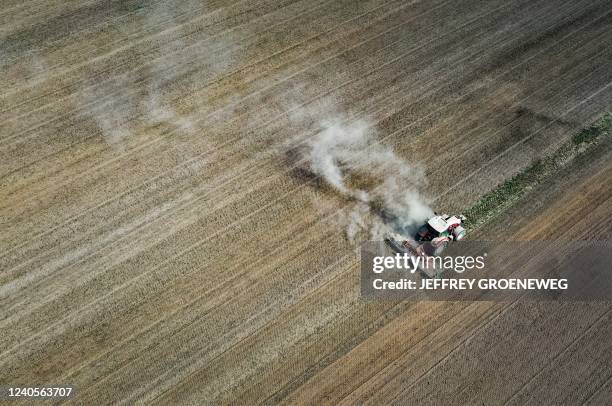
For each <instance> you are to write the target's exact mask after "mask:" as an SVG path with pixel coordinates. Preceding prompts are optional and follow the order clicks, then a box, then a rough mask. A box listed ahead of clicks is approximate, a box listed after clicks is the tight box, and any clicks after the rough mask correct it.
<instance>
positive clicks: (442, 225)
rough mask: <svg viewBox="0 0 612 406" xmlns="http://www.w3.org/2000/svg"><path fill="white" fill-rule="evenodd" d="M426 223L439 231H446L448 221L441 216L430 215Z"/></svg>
mask: <svg viewBox="0 0 612 406" xmlns="http://www.w3.org/2000/svg"><path fill="white" fill-rule="evenodd" d="M427 223H428V224H429V225H430V226H431V227H432V228H433V229H434V230H436V231H437V232H439V233H442V232H444V231H446V229H447V228H448V223H447V222H446V221H445V220H444V219H443V218H442V217H441V216H435V217H432V218H430V219H429V221H428V222H427Z"/></svg>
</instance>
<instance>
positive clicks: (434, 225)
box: [415, 214, 465, 241]
mask: <svg viewBox="0 0 612 406" xmlns="http://www.w3.org/2000/svg"><path fill="white" fill-rule="evenodd" d="M464 219H465V217H464V216H461V215H459V216H449V215H447V214H443V215H435V216H433V217H432V218H430V219H429V220H427V222H426V223H425V224H424V225H423V226H421V228H419V230H418V231H417V235H416V236H415V238H416V240H417V241H433V240H435V239H440V238H443V239H448V240H456V241H459V240H461V239H462V238H463V237H464V236H465V229H464V228H463V227H462V226H461V223H462V222H463V220H464Z"/></svg>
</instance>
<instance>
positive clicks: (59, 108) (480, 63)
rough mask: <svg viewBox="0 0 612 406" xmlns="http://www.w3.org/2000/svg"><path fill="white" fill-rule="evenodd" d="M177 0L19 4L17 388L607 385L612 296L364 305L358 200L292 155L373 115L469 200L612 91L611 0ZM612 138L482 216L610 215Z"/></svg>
mask: <svg viewBox="0 0 612 406" xmlns="http://www.w3.org/2000/svg"><path fill="white" fill-rule="evenodd" d="M176 3H177V4H175V2H170V1H168V0H150V1H144V0H128V1H119V0H108V1H100V0H89V1H84V0H81V1H74V0H62V1H58V0H47V1H41V0H21V1H15V0H6V1H4V2H3V7H2V10H0V72H1V74H0V89H1V90H0V111H1V113H0V114H1V115H0V122H1V123H2V124H1V127H0V129H1V130H0V308H1V309H2V310H1V312H0V329H1V330H0V331H1V334H0V385H4V384H21V385H42V384H65V385H73V386H75V387H77V388H78V389H77V396H76V397H75V398H72V399H70V401H69V402H76V403H80V404H111V403H119V402H123V403H127V404H132V403H146V404H149V403H158V404H173V403H176V402H178V403H187V404H203V403H205V404H255V403H287V404H289V403H297V404H321V403H323V404H325V403H329V404H337V403H342V404H354V403H371V404H381V403H398V404H416V403H425V404H461V403H469V404H504V403H508V404H517V405H519V404H525V403H532V404H563V403H570V404H574V403H583V402H586V403H591V404H606V403H609V402H610V398H612V314H611V312H610V310H611V306H610V304H609V303H566V304H559V303H539V304H534V303H531V304H529V303H519V302H515V303H489V302H479V303H454V302H429V303H425V302H423V303H409V302H402V303H390V302H365V301H363V300H361V299H360V297H359V293H358V292H359V290H358V284H359V281H358V265H359V263H358V254H357V253H356V246H355V244H354V243H352V242H351V241H349V238H347V227H348V226H350V225H351V224H352V223H350V219H351V216H352V215H353V214H354V213H355V202H354V200H353V199H350V198H347V197H346V196H342V195H341V194H339V193H337V191H335V190H334V189H333V188H332V187H330V186H329V185H326V184H324V183H322V182H321V180H320V179H319V178H317V177H314V176H312V175H311V174H309V173H305V171H304V170H303V165H302V162H301V161H300V160H299V159H297V161H296V157H295V156H293V151H294V147H295V146H296V145H298V146H299V145H302V144H304V143H306V144H308V140H309V139H311V138H312V137H314V136H316V134H317V132H316V131H315V130H313V129H316V128H317V126H318V125H320V123H322V122H326V121H329V120H331V121H333V122H335V123H343V124H342V125H349V124H347V123H355V122H361V123H367V125H368V128H370V129H375V134H374V137H376V138H377V139H378V140H379V141H380V143H382V144H384V145H385V146H387V147H389V148H392V149H393V150H394V151H395V153H396V154H397V155H398V156H399V157H400V158H401V159H403V160H405V161H406V162H408V163H410V164H411V165H416V166H420V167H421V168H422V170H423V172H424V177H425V178H426V180H427V184H426V185H421V186H419V187H418V188H419V193H420V194H422V195H423V196H424V198H426V199H428V200H429V201H431V205H432V206H433V207H435V208H436V209H437V210H449V211H454V210H464V209H465V208H467V207H469V206H471V205H472V204H474V203H475V202H477V201H478V199H479V198H480V197H481V196H482V195H483V194H484V193H486V192H488V191H490V190H491V189H493V188H495V187H496V186H497V185H499V184H500V182H502V181H503V180H505V179H508V178H510V177H511V176H512V175H514V174H516V173H517V172H519V171H521V170H522V169H524V168H525V167H527V166H528V165H529V164H530V163H531V162H533V161H534V160H535V159H537V158H540V157H543V156H546V155H548V154H550V153H552V152H553V151H555V150H556V148H557V147H558V146H559V145H561V144H562V143H563V142H565V141H567V140H568V139H569V138H570V137H571V136H572V134H575V133H576V132H578V131H579V130H580V129H582V128H584V127H585V126H587V125H589V124H590V123H592V122H594V121H595V120H596V119H597V118H599V117H601V116H602V115H603V114H605V113H606V112H608V111H610V110H611V109H610V106H612V70H611V69H610V66H611V64H612V8H611V7H610V3H609V2H608V1H594V0H588V1H585V0H577V1H560V0H544V1H511V2H508V1H501V0H491V1H476V0H458V1H448V0H446V1H438V0H434V1H427V2H426V1H418V0H414V1H383V0H378V1H357V2H356V1H347V0H337V1H328V2H323V1H318V0H279V1H271V0H261V1H260V0H245V1H226V0H210V1H195V0H189V1H182V2H176ZM611 146H612V145H611V143H610V142H609V141H607V142H604V143H603V144H602V145H601V148H600V149H599V150H598V152H597V153H596V154H594V156H592V157H591V159H590V160H588V162H587V163H582V164H580V165H578V164H576V165H572V166H570V168H568V169H566V170H565V172H563V173H562V174H560V176H558V178H557V179H556V181H554V182H550V183H549V184H547V185H546V186H545V187H542V188H541V189H539V190H536V191H532V192H531V193H530V194H529V195H528V196H527V197H525V198H524V199H523V200H522V201H521V202H519V203H518V204H517V205H515V206H514V207H513V208H512V209H510V210H509V211H508V212H507V213H506V214H505V215H504V216H503V218H502V219H500V222H499V223H498V224H497V225H496V226H492V227H490V228H487V229H486V230H480V231H479V234H478V236H479V237H483V238H492V239H525V238H527V239H545V238H566V239H608V240H609V239H611V238H612V236H611V230H612V227H611V225H612V223H611V222H610V208H611V207H612V191H611V186H610V181H609V180H610V179H611V178H612V159H611V158H612V148H611ZM415 170H416V169H415ZM306 172H307V171H306ZM560 223H561V224H562V225H563V227H559V225H560ZM362 231H363V230H362Z"/></svg>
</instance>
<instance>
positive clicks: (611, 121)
mask: <svg viewBox="0 0 612 406" xmlns="http://www.w3.org/2000/svg"><path fill="white" fill-rule="evenodd" d="M611 132H612V113H608V114H606V115H605V116H604V117H602V118H601V119H599V120H598V121H597V122H595V123H594V124H593V125H591V126H590V127H588V128H586V129H584V130H582V131H581V132H579V133H578V134H575V135H574V136H573V137H572V138H571V139H570V140H569V141H567V142H566V143H564V144H563V145H561V147H559V149H557V150H556V151H555V152H554V153H553V154H552V155H549V156H547V157H545V158H542V159H539V160H537V161H535V162H534V163H533V164H531V165H530V166H529V167H527V168H526V169H525V170H523V171H522V172H520V173H518V174H517V175H515V176H513V177H512V178H511V179H509V180H507V181H505V182H504V183H502V184H501V185H499V186H498V187H497V188H495V189H494V190H492V191H490V192H488V193H487V194H485V195H484V196H482V197H481V198H480V200H479V201H478V202H476V204H474V205H473V206H472V207H470V208H469V209H468V210H467V211H465V212H464V215H465V216H466V222H465V225H466V229H467V231H468V232H470V231H473V230H475V229H477V228H479V227H481V226H482V225H483V224H485V223H487V222H489V221H491V220H492V219H494V218H495V217H497V216H498V215H500V214H502V213H503V212H504V211H506V210H507V209H508V208H510V207H511V206H512V205H514V204H515V203H516V202H518V201H519V199H520V198H521V197H523V196H524V195H525V194H526V193H527V192H528V191H530V190H532V189H533V188H535V187H536V186H537V185H538V184H540V183H541V182H542V181H544V180H545V179H546V178H548V177H549V176H551V175H552V174H554V173H555V172H556V171H558V170H559V169H560V168H562V167H563V166H566V165H567V164H568V163H569V162H571V161H572V160H573V159H574V158H576V157H577V156H578V155H582V154H585V153H586V152H587V151H588V150H590V148H591V147H593V146H594V145H595V144H597V142H598V141H599V140H600V139H601V138H602V136H608V135H609V134H610V133H611Z"/></svg>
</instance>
